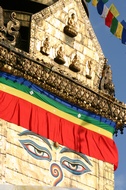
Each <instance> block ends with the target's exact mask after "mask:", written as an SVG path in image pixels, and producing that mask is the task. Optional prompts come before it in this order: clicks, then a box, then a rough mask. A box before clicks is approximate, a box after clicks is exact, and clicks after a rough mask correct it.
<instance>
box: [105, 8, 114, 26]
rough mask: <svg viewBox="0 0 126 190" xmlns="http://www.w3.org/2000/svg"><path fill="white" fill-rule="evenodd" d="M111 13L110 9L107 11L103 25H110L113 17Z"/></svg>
mask: <svg viewBox="0 0 126 190" xmlns="http://www.w3.org/2000/svg"><path fill="white" fill-rule="evenodd" d="M113 17H114V16H113V14H112V13H111V11H109V12H108V14H107V16H106V18H105V25H106V26H108V27H110V26H111V24H112V19H113Z"/></svg>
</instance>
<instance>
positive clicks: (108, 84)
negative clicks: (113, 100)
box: [99, 58, 115, 96]
mask: <svg viewBox="0 0 126 190" xmlns="http://www.w3.org/2000/svg"><path fill="white" fill-rule="evenodd" d="M107 62H108V59H106V58H105V59H104V68H103V72H102V77H101V80H100V85H99V89H100V90H102V91H104V92H105V93H108V94H110V95H112V96H115V87H114V84H113V83H112V71H111V67H110V65H107Z"/></svg>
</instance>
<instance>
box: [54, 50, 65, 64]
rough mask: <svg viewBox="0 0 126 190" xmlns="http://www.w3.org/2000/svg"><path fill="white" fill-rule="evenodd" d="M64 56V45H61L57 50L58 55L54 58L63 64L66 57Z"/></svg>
mask: <svg viewBox="0 0 126 190" xmlns="http://www.w3.org/2000/svg"><path fill="white" fill-rule="evenodd" d="M64 57H65V55H64V51H63V47H62V46H60V47H59V49H58V51H57V55H56V57H55V58H54V61H55V62H57V63H59V64H61V65H62V64H64V63H65V58H64Z"/></svg>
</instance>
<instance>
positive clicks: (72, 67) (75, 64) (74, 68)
mask: <svg viewBox="0 0 126 190" xmlns="http://www.w3.org/2000/svg"><path fill="white" fill-rule="evenodd" d="M69 69H70V70H72V71H74V72H79V71H80V67H79V60H78V58H77V54H75V55H74V58H73V60H72V63H71V64H70V66H69Z"/></svg>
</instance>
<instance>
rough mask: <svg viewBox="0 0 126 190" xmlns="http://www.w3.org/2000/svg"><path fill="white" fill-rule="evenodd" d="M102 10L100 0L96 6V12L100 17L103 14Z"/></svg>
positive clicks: (102, 5) (102, 4)
mask: <svg viewBox="0 0 126 190" xmlns="http://www.w3.org/2000/svg"><path fill="white" fill-rule="evenodd" d="M103 8H104V3H103V1H102V0H99V1H98V4H97V11H98V13H99V14H100V15H101V14H102V13H103Z"/></svg>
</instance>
